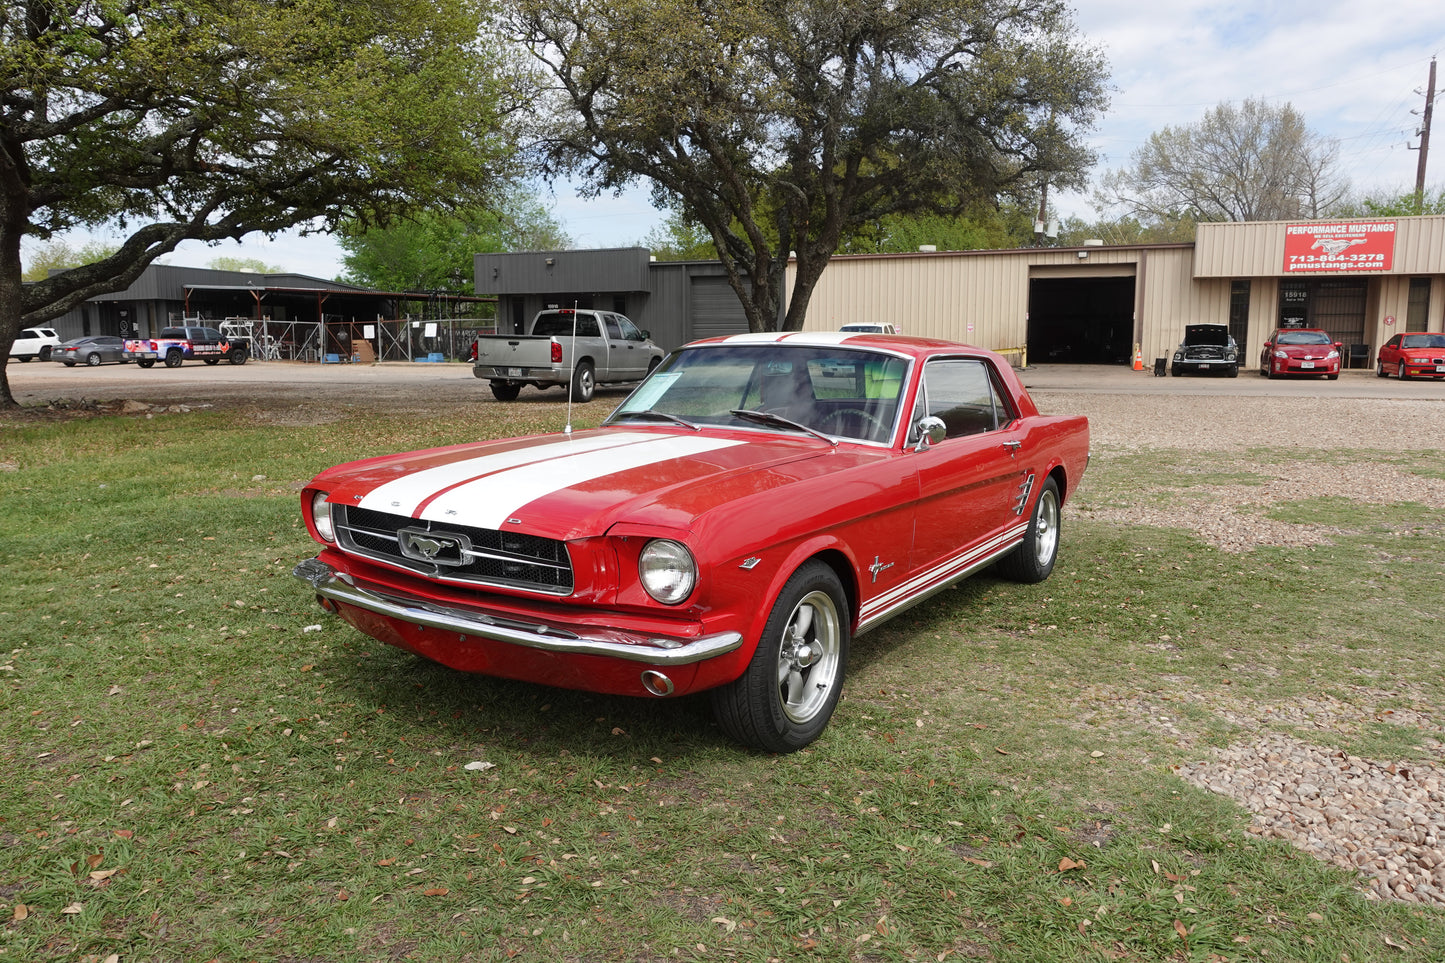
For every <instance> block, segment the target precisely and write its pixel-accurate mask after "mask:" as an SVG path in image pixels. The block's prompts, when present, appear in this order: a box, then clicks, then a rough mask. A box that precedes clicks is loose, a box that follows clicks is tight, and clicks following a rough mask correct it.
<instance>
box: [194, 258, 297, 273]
mask: <svg viewBox="0 0 1445 963" xmlns="http://www.w3.org/2000/svg"><path fill="white" fill-rule="evenodd" d="M206 266H207V267H209V268H211V269H212V270H216V271H245V272H247V273H250V274H283V273H285V271H286V269H285V268H282V267H275V266H273V265H270V264H267V263H266V262H265V261H263V260H261V259H260V258H258V257H235V256H231V255H227V256H222V257H213V258H211V260H210V261H209V262H208V263H207V265H206Z"/></svg>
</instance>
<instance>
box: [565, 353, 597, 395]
mask: <svg viewBox="0 0 1445 963" xmlns="http://www.w3.org/2000/svg"><path fill="white" fill-rule="evenodd" d="M569 390H571V392H572V400H573V401H575V402H577V403H578V404H579V405H581V404H586V403H587V402H589V401H591V400H592V393H593V392H594V391H596V390H597V376H596V374H595V372H593V370H592V362H590V361H579V362H577V367H576V368H574V369H572V386H571V388H570V389H569Z"/></svg>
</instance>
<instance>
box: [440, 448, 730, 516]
mask: <svg viewBox="0 0 1445 963" xmlns="http://www.w3.org/2000/svg"><path fill="white" fill-rule="evenodd" d="M646 437H647V438H648V439H649V440H648V441H645V442H641V443H639V444H634V445H627V446H625V447H617V448H610V449H601V450H597V451H589V452H582V453H579V454H575V455H569V456H568V457H565V458H554V459H550V460H548V461H544V462H537V463H536V464H531V465H521V466H518V467H516V468H510V469H507V470H506V471H500V472H497V473H495V474H491V475H487V476H486V477H485V478H478V479H477V480H476V481H472V482H467V483H466V484H463V485H459V486H458V487H456V488H454V489H452V490H451V491H448V492H446V493H444V494H442V495H441V496H440V497H438V498H437V500H436V501H434V502H432V503H431V504H430V505H427V506H426V509H425V510H424V511H423V512H422V514H421V517H422V518H424V519H431V520H435V521H450V522H460V523H461V524H463V525H470V526H472V527H474V528H501V527H502V525H503V523H504V522H506V520H507V519H508V518H510V517H511V516H512V515H513V513H515V512H516V511H517V509H519V508H521V507H522V506H523V505H526V504H528V503H530V502H534V501H537V500H538V499H541V498H545V497H547V496H548V495H550V494H552V493H554V492H559V491H562V490H563V489H565V488H570V487H571V486H573V485H580V484H582V483H584V482H589V481H593V480H595V479H598V478H603V477H605V476H607V475H615V474H617V473H618V472H624V471H630V470H632V469H634V468H642V467H644V466H646V465H656V464H659V463H661V462H665V461H672V460H674V459H678V458H689V457H691V456H693V455H701V454H705V453H706V452H709V451H717V450H719V449H722V448H731V447H732V446H734V445H740V444H742V442H739V441H720V440H717V439H711V438H680V437H669V436H661V437H659V436H657V435H648V436H646Z"/></svg>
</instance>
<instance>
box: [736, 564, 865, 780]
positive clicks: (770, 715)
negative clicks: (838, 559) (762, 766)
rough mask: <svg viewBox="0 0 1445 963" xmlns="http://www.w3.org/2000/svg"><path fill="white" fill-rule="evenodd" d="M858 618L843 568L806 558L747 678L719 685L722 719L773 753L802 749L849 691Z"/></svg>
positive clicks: (743, 738) (743, 739)
mask: <svg viewBox="0 0 1445 963" xmlns="http://www.w3.org/2000/svg"><path fill="white" fill-rule="evenodd" d="M850 624H851V623H850V618H849V614H848V600H847V596H846V595H844V593H843V585H842V583H841V582H840V581H839V580H838V575H837V573H835V572H834V571H833V570H832V569H831V568H829V567H828V566H827V565H825V564H823V563H822V562H818V561H812V562H808V563H806V564H804V565H803V566H802V567H801V568H799V569H798V570H797V571H796V572H794V573H793V574H792V577H791V578H789V579H788V581H787V583H786V584H784V585H783V590H782V591H781V592H779V593H778V598H777V600H776V601H775V602H774V603H773V609H772V612H771V613H769V615H768V622H767V625H766V627H765V628H764V629H763V636H762V638H761V639H760V640H759V642H758V647H757V649H756V650H755V651H754V652H753V658H752V661H751V662H749V663H748V667H747V669H746V670H745V671H744V672H743V674H742V676H740V677H739V678H738V679H736V680H735V681H733V682H730V683H728V684H727V685H725V686H722V687H721V688H718V689H714V690H713V693H712V704H713V713H714V715H715V716H716V717H717V721H718V725H719V726H720V727H721V728H722V730H723V731H724V732H726V733H727V734H728V735H729V736H730V737H731V738H733V739H735V740H737V741H738V742H740V743H743V744H744V745H747V746H751V747H753V748H754V749H761V750H763V751H765V752H794V751H796V750H798V749H801V748H803V747H804V746H806V745H808V744H809V743H811V742H812V741H814V740H815V739H817V738H818V737H819V736H820V735H822V733H823V729H824V728H826V727H827V725H828V720H829V719H831V718H832V716H833V710H834V709H835V708H836V707H837V705H838V697H839V696H840V695H841V694H842V691H843V669H844V666H845V665H846V663H847V661H848V635H849V631H850Z"/></svg>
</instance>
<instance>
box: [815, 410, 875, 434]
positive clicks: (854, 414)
mask: <svg viewBox="0 0 1445 963" xmlns="http://www.w3.org/2000/svg"><path fill="white" fill-rule="evenodd" d="M845 418H857V419H858V421H859V422H861V423H862V424H864V425H867V426H868V427H869V428H871V429H872V431H871V432H869V433H867V434H866V435H865V436H864V437H867V438H874V437H878V436H882V435H886V434H888V425H887V424H886V423H884V421H883V420H882V419H881V418H879V417H878V416H877V415H875V414H873V413H872V412H871V411H864V410H863V409H862V408H838V409H836V410H834V411H830V412H828V413H827V414H826V415H824V416H823V417H822V418H820V419H818V430H819V431H822V432H824V433H826V434H837V433H838V432H835V431H829V429H828V428H827V426H828V425H830V424H832V423H833V422H834V421H835V420H836V421H839V422H841V421H842V420H843V419H845ZM839 427H840V428H841V427H842V425H841V424H840V425H839Z"/></svg>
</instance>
